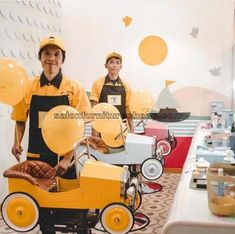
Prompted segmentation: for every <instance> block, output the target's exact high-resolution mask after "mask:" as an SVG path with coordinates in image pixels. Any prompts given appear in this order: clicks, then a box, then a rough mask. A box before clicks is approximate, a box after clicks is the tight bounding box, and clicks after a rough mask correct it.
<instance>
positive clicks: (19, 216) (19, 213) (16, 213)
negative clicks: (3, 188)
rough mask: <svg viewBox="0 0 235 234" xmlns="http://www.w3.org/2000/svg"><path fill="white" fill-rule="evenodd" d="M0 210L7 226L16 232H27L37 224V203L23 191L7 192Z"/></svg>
mask: <svg viewBox="0 0 235 234" xmlns="http://www.w3.org/2000/svg"><path fill="white" fill-rule="evenodd" d="M1 212H2V217H3V220H4V221H5V223H6V224H7V226H9V227H10V228H11V229H13V230H15V231H17V232H28V231H30V230H32V229H34V228H35V227H36V225H37V224H38V220H39V209H38V204H37V203H36V201H35V200H34V199H33V198H32V197H30V196H29V195H27V194H25V193H12V194H9V195H8V196H7V197H6V198H5V199H4V201H3V203H2V207H1Z"/></svg>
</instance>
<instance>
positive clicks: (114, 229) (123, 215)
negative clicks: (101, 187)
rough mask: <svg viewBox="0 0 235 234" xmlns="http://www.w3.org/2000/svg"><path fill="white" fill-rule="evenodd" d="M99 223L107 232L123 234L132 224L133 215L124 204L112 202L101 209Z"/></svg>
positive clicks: (128, 230)
mask: <svg viewBox="0 0 235 234" xmlns="http://www.w3.org/2000/svg"><path fill="white" fill-rule="evenodd" d="M101 224H102V226H103V228H104V230H105V231H107V232H108V233H112V234H125V233H128V232H130V230H131V229H132V227H133V225H134V215H133V213H132V211H131V210H130V209H129V208H128V207H127V206H125V205H124V204H121V203H112V204H110V205H108V206H106V207H105V208H104V209H103V210H102V212H101Z"/></svg>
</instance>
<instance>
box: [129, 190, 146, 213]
mask: <svg viewBox="0 0 235 234" xmlns="http://www.w3.org/2000/svg"><path fill="white" fill-rule="evenodd" d="M128 204H130V199H129V198H126V200H125V205H127V206H128ZM141 204H142V195H141V193H140V191H137V192H136V197H135V207H134V208H132V210H133V211H136V210H138V209H139V208H140V206H141Z"/></svg>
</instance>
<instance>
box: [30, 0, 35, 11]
mask: <svg viewBox="0 0 235 234" xmlns="http://www.w3.org/2000/svg"><path fill="white" fill-rule="evenodd" d="M29 5H30V6H31V8H33V9H35V6H34V5H33V0H29Z"/></svg>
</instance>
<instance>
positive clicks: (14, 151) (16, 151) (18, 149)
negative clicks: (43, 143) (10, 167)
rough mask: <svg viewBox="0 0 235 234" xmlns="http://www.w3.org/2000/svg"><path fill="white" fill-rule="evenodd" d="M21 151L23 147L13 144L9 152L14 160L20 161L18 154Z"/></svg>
mask: <svg viewBox="0 0 235 234" xmlns="http://www.w3.org/2000/svg"><path fill="white" fill-rule="evenodd" d="M22 152H23V148H22V147H21V146H16V145H13V147H12V148H11V153H12V154H13V155H14V156H15V158H16V160H17V161H18V162H20V155H21V153H22Z"/></svg>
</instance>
